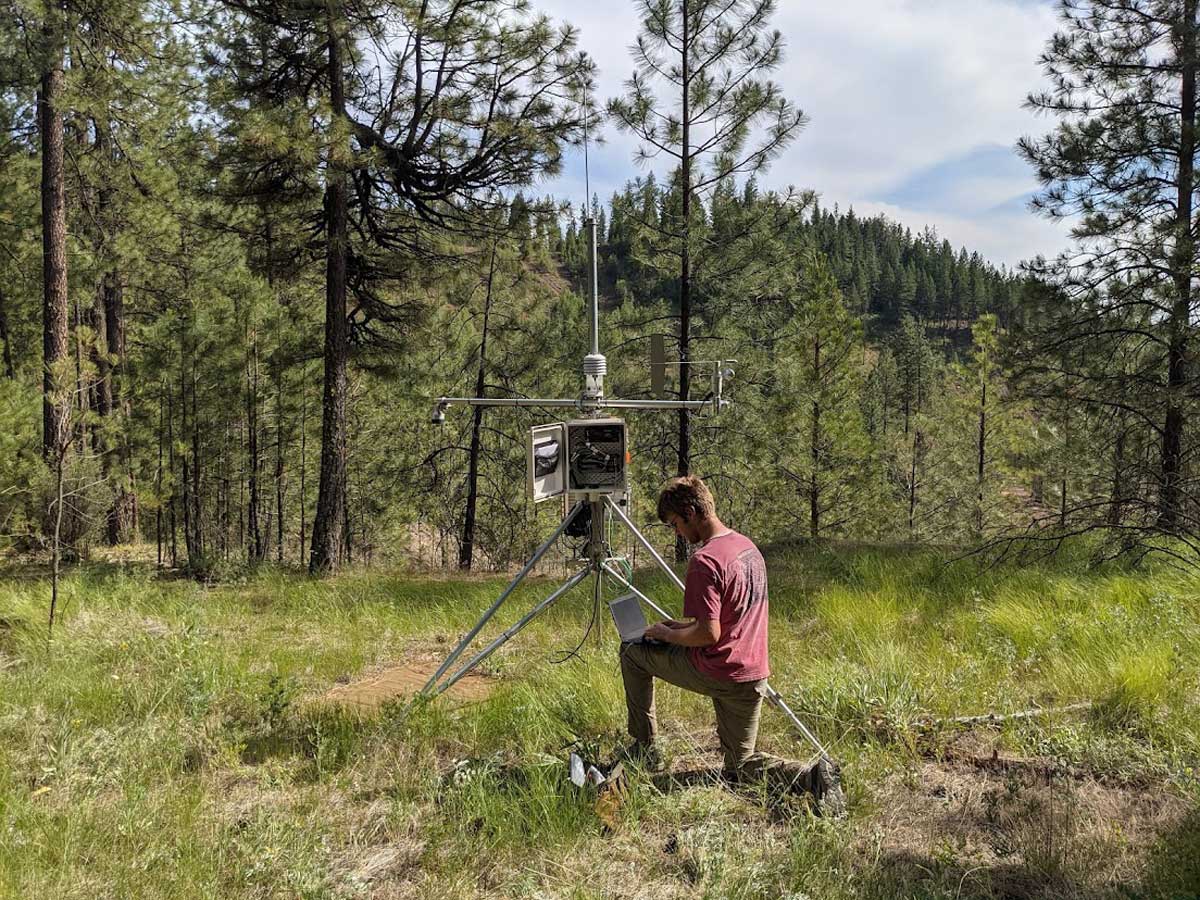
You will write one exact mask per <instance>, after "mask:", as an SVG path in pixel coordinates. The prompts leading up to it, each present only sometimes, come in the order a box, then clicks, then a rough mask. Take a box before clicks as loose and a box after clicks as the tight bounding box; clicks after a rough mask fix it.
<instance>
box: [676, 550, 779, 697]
mask: <svg viewBox="0 0 1200 900" xmlns="http://www.w3.org/2000/svg"><path fill="white" fill-rule="evenodd" d="M684 584H685V591H684V594H683V614H684V615H685V616H690V617H692V618H694V619H716V620H717V621H718V622H720V623H721V636H720V637H719V638H717V642H716V643H715V644H713V645H712V646H711V647H692V648H690V649H689V650H688V658H689V659H690V660H691V661H692V665H694V666H695V667H696V668H697V669H698V670H699V671H701V672H703V673H704V674H705V675H709V676H711V677H713V678H719V679H721V680H722V681H758V680H759V679H760V678H766V677H767V676H768V675H769V674H770V670H769V668H768V666H767V566H766V563H764V562H763V558H762V554H761V553H759V552H758V548H757V547H755V546H754V542H753V541H751V540H750V538H748V537H746V536H745V535H743V534H738V533H737V532H736V531H731V532H729V533H728V534H723V535H720V536H718V537H715V538H712V539H711V540H710V541H709V542H708V543H706V544H705V545H704V546H703V547H701V548H700V549H699V550H698V551H697V552H696V555H695V556H693V557H692V559H691V562H689V563H688V569H687V579H686V581H685V583H684Z"/></svg>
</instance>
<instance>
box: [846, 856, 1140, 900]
mask: <svg viewBox="0 0 1200 900" xmlns="http://www.w3.org/2000/svg"><path fill="white" fill-rule="evenodd" d="M948 856H949V853H947V856H946V857H942V856H939V855H931V854H924V853H916V852H913V851H903V850H901V851H892V852H889V853H887V854H885V855H884V856H883V857H881V858H880V859H879V861H878V862H877V863H876V864H875V867H874V870H873V871H872V872H870V873H868V874H867V875H866V876H865V877H864V878H863V879H862V881H861V882H860V886H861V888H862V891H861V893H860V896H864V897H870V898H878V900H885V898H886V900H892V898H894V897H954V898H957V900H1067V898H1070V900H1114V898H1117V897H1128V896H1130V894H1129V893H1128V892H1127V891H1124V890H1119V889H1114V888H1111V887H1097V886H1095V885H1091V884H1087V883H1086V882H1084V881H1082V880H1080V879H1079V878H1078V877H1073V876H1072V875H1069V874H1067V873H1063V872H1042V871H1038V870H1036V869H1033V868H1031V867H1029V866H1027V865H1022V864H1019V863H1002V862H996V863H991V864H988V865H971V864H969V863H963V862H959V861H957V860H954V861H951V860H949V859H948V858H947V857H948ZM1133 896H1141V895H1139V894H1134V895H1133Z"/></svg>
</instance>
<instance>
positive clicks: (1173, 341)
mask: <svg viewBox="0 0 1200 900" xmlns="http://www.w3.org/2000/svg"><path fill="white" fill-rule="evenodd" d="M1196 6H1197V0H1185V2H1184V4H1183V9H1184V12H1183V21H1182V22H1181V23H1180V25H1179V34H1178V41H1179V47H1180V53H1179V56H1180V59H1179V62H1180V118H1179V171H1178V172H1177V173H1176V195H1175V246H1174V252H1173V253H1172V260H1171V263H1172V264H1171V269H1172V272H1173V275H1174V282H1175V299H1174V303H1173V304H1172V308H1171V319H1170V323H1169V326H1168V327H1169V329H1170V338H1169V342H1168V345H1167V410H1166V421H1165V422H1164V424H1163V439H1162V462H1161V469H1162V473H1161V476H1160V477H1161V488H1160V493H1159V508H1158V527H1159V528H1161V529H1162V530H1163V531H1167V532H1171V531H1175V530H1176V529H1177V528H1178V526H1179V514H1180V505H1181V500H1182V484H1181V482H1182V476H1183V432H1184V427H1185V421H1184V413H1183V404H1184V402H1185V400H1186V397H1185V393H1186V392H1187V389H1188V367H1187V354H1188V334H1189V332H1190V331H1191V329H1192V322H1191V310H1192V278H1193V277H1194V270H1195V262H1196V260H1195V255H1196V254H1195V238H1194V236H1193V234H1192V229H1193V224H1192V196H1193V192H1194V191H1195V189H1196V186H1195V184H1194V180H1195V160H1194V154H1195V152H1196Z"/></svg>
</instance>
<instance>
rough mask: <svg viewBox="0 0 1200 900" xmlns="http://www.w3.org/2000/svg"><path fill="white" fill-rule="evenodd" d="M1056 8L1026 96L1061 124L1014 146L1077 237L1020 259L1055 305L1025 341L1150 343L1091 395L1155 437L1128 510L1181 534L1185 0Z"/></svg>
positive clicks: (1190, 3) (1191, 36)
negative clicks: (1051, 322) (1035, 87)
mask: <svg viewBox="0 0 1200 900" xmlns="http://www.w3.org/2000/svg"><path fill="white" fill-rule="evenodd" d="M1060 15H1061V19H1062V30H1061V31H1060V32H1059V33H1058V34H1056V35H1055V36H1054V38H1053V39H1052V40H1051V41H1050V43H1049V45H1048V46H1047V49H1046V50H1045V52H1044V53H1043V55H1042V57H1041V61H1042V64H1043V66H1044V67H1045V71H1046V73H1047V75H1048V77H1049V78H1050V79H1051V81H1052V87H1051V88H1050V89H1049V90H1048V91H1045V92H1042V93H1038V94H1034V95H1032V96H1031V97H1030V98H1029V106H1030V107H1032V108H1034V109H1037V110H1045V111H1047V112H1050V113H1051V114H1053V115H1055V116H1057V117H1058V118H1059V119H1060V120H1061V122H1060V124H1059V125H1058V127H1057V128H1056V130H1055V131H1053V132H1052V133H1050V134H1049V135H1047V136H1045V137H1042V138H1036V139H1035V138H1026V139H1024V140H1022V141H1021V144H1020V149H1021V151H1022V153H1023V154H1024V156H1025V157H1026V158H1027V159H1028V161H1029V162H1030V163H1031V164H1032V165H1033V166H1034V168H1035V169H1036V171H1037V175H1038V178H1039V180H1040V181H1041V183H1042V185H1043V186H1044V190H1043V191H1042V193H1041V194H1040V195H1039V196H1038V198H1037V200H1036V203H1035V205H1036V207H1037V208H1038V209H1040V210H1042V211H1043V212H1045V213H1046V214H1047V215H1049V216H1052V217H1062V216H1072V215H1074V216H1078V220H1077V223H1076V224H1075V225H1074V228H1073V234H1074V236H1075V237H1076V239H1077V241H1078V243H1077V245H1076V247H1075V248H1074V249H1073V250H1072V251H1070V252H1068V253H1065V254H1064V255H1062V256H1061V257H1059V258H1058V259H1056V260H1053V261H1051V262H1045V261H1039V262H1038V263H1036V264H1035V265H1034V266H1033V267H1032V271H1033V272H1034V273H1035V274H1036V275H1038V276H1040V277H1043V278H1045V279H1047V280H1049V281H1050V282H1052V283H1053V284H1055V285H1056V286H1058V288H1059V293H1058V296H1059V297H1061V299H1062V301H1063V303H1065V304H1066V306H1067V309H1066V310H1064V313H1065V314H1064V315H1061V316H1057V317H1055V318H1056V321H1055V328H1054V329H1053V330H1044V331H1042V333H1041V334H1040V335H1038V336H1036V337H1034V338H1033V340H1032V345H1033V346H1034V347H1035V348H1037V349H1041V350H1043V351H1045V352H1047V353H1050V352H1052V351H1053V350H1054V348H1056V347H1057V346H1059V345H1061V344H1063V343H1069V344H1079V345H1086V344H1089V343H1093V342H1095V340H1096V338H1097V336H1101V335H1103V336H1116V337H1118V341H1117V344H1118V348H1117V349H1118V351H1121V350H1122V349H1123V348H1124V347H1126V346H1128V347H1133V346H1135V345H1136V346H1139V347H1143V348H1145V350H1146V351H1148V352H1139V353H1138V357H1139V367H1138V369H1137V370H1136V371H1134V372H1133V373H1131V374H1130V376H1129V377H1130V378H1131V379H1132V380H1133V382H1134V383H1135V384H1136V388H1137V389H1136V391H1134V392H1133V393H1132V394H1130V393H1127V392H1125V391H1120V392H1117V393H1116V394H1113V395H1112V396H1113V398H1114V399H1113V400H1112V401H1111V402H1109V401H1106V399H1105V397H1104V396H1097V402H1099V403H1101V404H1105V403H1107V404H1108V405H1109V406H1110V408H1112V409H1114V410H1115V409H1119V408H1120V407H1121V406H1122V405H1123V404H1125V403H1126V402H1127V401H1129V400H1132V402H1133V404H1134V410H1135V411H1136V416H1137V417H1138V418H1140V419H1143V420H1146V421H1147V422H1150V423H1153V424H1151V425H1150V427H1151V428H1152V430H1153V432H1154V433H1155V435H1156V439H1157V440H1158V442H1159V446H1160V450H1159V454H1158V465H1157V474H1156V476H1155V482H1156V483H1155V485H1154V487H1155V490H1154V491H1153V494H1152V497H1151V498H1148V500H1147V501H1143V502H1141V503H1139V504H1138V506H1139V507H1140V508H1139V509H1137V510H1133V509H1131V510H1128V511H1127V514H1134V513H1136V516H1137V519H1136V524H1137V525H1139V526H1143V527H1147V528H1151V529H1153V530H1155V531H1157V532H1160V533H1161V532H1166V533H1177V532H1181V531H1182V532H1189V533H1191V532H1194V531H1195V530H1196V524H1197V523H1196V519H1195V514H1194V512H1193V509H1194V505H1193V499H1194V498H1193V496H1192V493H1193V485H1192V483H1191V481H1189V480H1188V478H1187V472H1188V471H1189V468H1190V465H1189V458H1190V453H1191V452H1192V448H1193V446H1194V442H1193V441H1191V440H1190V439H1189V434H1190V431H1189V424H1190V419H1191V418H1192V416H1191V414H1190V410H1191V407H1192V404H1191V401H1190V396H1191V393H1192V384H1193V379H1194V373H1193V371H1192V367H1191V364H1190V362H1189V360H1190V358H1191V355H1192V353H1193V350H1192V347H1193V345H1194V328H1195V326H1194V316H1195V308H1194V307H1195V303H1194V297H1193V290H1194V289H1193V279H1194V276H1195V268H1196V261H1197V256H1196V242H1195V235H1196V230H1197V227H1198V223H1197V219H1196V211H1195V204H1194V195H1195V170H1196V154H1197V142H1196V72H1197V2H1196V0H1172V2H1157V0H1128V2H1122V3H1112V2H1100V0H1070V2H1063V3H1062V6H1061V12H1060ZM1120 355H1121V356H1126V355H1127V354H1125V353H1124V352H1120ZM1110 374H1115V373H1104V374H1103V375H1102V376H1101V377H1102V378H1104V379H1106V380H1107V379H1108V378H1109V375H1110ZM1090 393H1093V394H1094V395H1102V394H1105V393H1107V392H1106V391H1093V392H1090Z"/></svg>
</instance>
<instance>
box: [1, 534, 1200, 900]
mask: <svg viewBox="0 0 1200 900" xmlns="http://www.w3.org/2000/svg"><path fill="white" fill-rule="evenodd" d="M768 568H769V572H770V578H771V603H772V620H771V629H772V632H771V641H772V653H771V657H772V667H773V670H774V672H775V674H774V676H773V677H772V683H773V684H774V685H775V686H776V687H777V688H778V689H780V690H781V691H782V692H783V693H784V694H785V696H786V697H787V698H788V699H789V701H790V702H791V703H792V704H793V706H794V708H795V709H796V711H797V712H798V713H799V714H800V715H801V717H802V718H804V719H805V720H806V721H808V722H809V723H810V724H811V725H813V726H814V727H815V728H816V729H817V730H818V732H819V733H820V734H821V735H822V737H823V738H824V739H825V740H826V742H827V743H829V744H831V745H832V747H833V749H834V751H835V753H836V755H838V756H839V758H841V759H842V760H843V761H844V763H845V772H846V781H847V789H848V792H849V795H850V799H851V803H852V813H851V815H850V816H849V817H848V818H847V819H846V820H842V821H836V822H830V821H823V820H821V819H818V818H814V817H813V816H812V815H811V814H809V813H808V812H807V811H806V810H805V808H804V807H803V805H802V804H799V803H784V804H777V803H771V802H764V798H762V797H760V796H756V795H755V794H754V792H753V791H747V792H740V793H731V792H729V791H727V790H724V789H722V788H719V787H717V786H715V785H712V784H708V785H705V784H699V785H696V786H693V787H689V788H687V789H686V790H669V791H661V790H658V789H657V788H656V787H655V786H654V785H653V784H652V783H651V782H650V781H649V780H648V779H646V778H644V777H639V778H635V779H634V780H633V782H632V784H631V786H630V791H629V796H628V798H627V800H626V802H625V804H624V806H623V807H622V808H621V810H620V817H621V823H620V827H619V828H618V830H617V831H616V832H615V833H611V834H610V833H606V831H605V829H604V828H603V827H602V824H601V821H600V819H599V818H598V817H597V814H596V812H595V811H594V810H593V808H592V803H591V801H590V799H589V798H587V797H586V796H582V795H580V794H579V793H577V792H576V791H575V790H574V788H572V787H571V786H570V785H569V783H568V782H567V781H566V768H565V765H564V764H563V760H564V759H565V756H566V753H567V750H566V747H567V745H569V744H572V743H573V742H574V743H577V745H578V746H580V747H582V748H584V749H585V750H586V751H587V752H588V753H589V754H592V755H594V756H601V757H604V756H607V755H609V754H611V753H612V752H613V750H614V749H615V748H616V747H617V746H618V745H620V744H621V743H623V742H624V737H623V735H622V730H623V725H624V722H623V720H624V711H623V709H624V708H623V696H622V690H621V685H620V677H619V671H618V667H617V663H616V647H615V643H614V638H613V636H612V635H611V633H610V632H611V629H604V630H603V634H602V635H601V636H599V638H597V637H593V638H591V639H589V641H588V642H586V643H585V644H584V646H583V647H582V648H581V650H580V654H579V657H578V658H577V659H572V660H571V661H569V662H566V663H563V664H554V663H553V662H552V658H553V657H554V656H555V651H558V650H561V649H564V648H570V647H573V646H574V645H575V644H576V643H577V642H578V640H579V637H580V636H581V634H582V631H583V628H584V625H585V624H586V619H587V610H586V609H585V607H586V601H585V599H584V598H583V597H582V592H580V594H581V595H580V596H578V597H575V598H573V599H567V600H564V601H563V602H562V603H560V604H559V605H557V606H556V607H554V608H552V609H551V610H550V611H549V612H548V613H547V614H545V615H544V616H543V617H542V618H541V619H539V620H538V621H537V622H535V623H534V625H532V626H531V627H530V628H529V629H527V630H526V631H525V632H523V633H522V634H521V635H520V636H519V637H518V638H517V639H515V640H514V641H512V642H511V643H510V644H509V645H507V646H506V647H505V648H504V649H503V650H501V651H500V652H498V653H497V654H495V655H494V656H493V657H492V658H491V659H489V660H488V663H487V666H486V668H487V670H488V672H489V673H490V674H492V675H494V676H495V677H496V678H497V688H496V690H495V691H494V692H493V693H492V694H491V695H490V696H489V697H488V698H487V699H486V700H485V701H483V702H478V703H472V704H467V705H455V704H453V703H447V702H443V701H439V702H435V703H430V704H419V705H417V706H415V707H413V708H406V707H405V706H403V705H401V704H388V705H385V706H384V707H382V708H381V709H380V710H379V711H378V712H377V713H373V714H370V715H366V716H363V715H359V714H355V713H351V712H348V711H346V710H344V709H342V708H340V707H334V706H330V705H328V704H324V703H321V702H318V700H319V698H320V697H321V695H322V694H323V693H324V692H325V691H326V690H327V689H328V688H329V687H330V686H332V685H333V684H334V683H335V682H336V681H338V680H339V679H341V680H345V679H346V678H348V677H349V678H353V677H355V676H357V675H359V674H361V673H364V672H366V671H370V670H372V669H373V668H376V667H379V666H383V665H386V664H388V663H391V662H398V661H404V660H413V659H424V660H433V659H436V658H437V657H438V656H439V655H440V654H444V653H445V652H446V651H447V650H448V648H449V647H450V646H452V642H453V641H454V640H456V639H457V636H458V635H460V634H461V633H462V632H464V631H465V630H466V629H467V628H468V627H469V626H470V625H471V624H472V623H473V621H474V619H475V618H476V616H478V614H479V612H480V611H481V610H483V609H484V608H486V606H487V605H488V604H489V603H490V601H491V600H492V598H493V597H494V596H495V595H496V593H497V592H498V590H499V588H500V587H501V586H502V584H503V581H502V579H493V578H482V579H481V578H472V579H452V578H434V577H419V576H412V575H402V574H394V573H381V572H352V573H348V574H344V575H341V576H338V577H336V578H334V579H330V580H328V581H313V580H310V579H307V578H304V577H300V576H297V575H292V574H288V573H283V572H279V571H275V570H271V569H265V570H263V571H261V572H258V573H256V574H253V575H251V576H248V577H246V578H244V579H242V580H240V581H237V582H232V583H226V584H222V585H217V586H203V585H199V584H196V583H193V582H190V581H186V580H182V579H172V578H158V577H156V576H155V573H154V572H153V570H152V569H150V568H146V567H142V566H138V565H101V564H96V565H90V566H85V567H81V568H79V569H76V570H74V571H72V572H71V573H70V574H69V575H68V577H67V578H66V580H65V582H64V584H63V588H62V591H63V593H62V601H61V602H62V603H63V606H64V614H63V618H62V620H61V622H60V623H59V625H58V627H57V628H56V631H55V634H54V638H53V640H52V641H51V642H49V643H47V641H46V636H45V628H44V615H45V609H46V603H47V597H48V588H47V584H46V582H45V581H44V579H42V578H40V577H39V576H38V574H37V573H36V572H30V571H22V570H13V569H10V570H8V571H7V572H5V573H3V574H0V897H14V898H16V897H21V898H24V897H39V898H42V897H46V898H58V897H62V898H92V897H101V896H111V897H138V898H142V897H146V898H193V897H221V898H260V897H302V898H327V897H328V898H332V897H358V896H377V897H408V896H411V897H422V898H425V897H432V898H436V897H446V898H451V897H465V896H494V897H509V896H512V897H522V896H524V897H571V898H600V897H643V896H648V897H683V896H689V897H691V896H705V897H722V898H724V897H737V898H760V897H761V898H768V897H770V898H774V897H792V898H797V900H799V898H802V897H812V898H817V897H821V898H825V897H831V898H840V897H846V898H849V897H879V898H883V897H900V896H904V897H947V898H951V897H976V898H981V897H1001V896H1006V897H1007V896H1047V897H1050V896H1053V897H1060V896H1078V897H1089V898H1090V897H1108V896H1112V897H1129V896H1144V897H1163V898H1167V897H1195V896H1200V867H1198V866H1197V865H1196V864H1195V859H1196V858H1197V857H1198V856H1200V853H1197V852H1196V848H1197V847H1198V846H1200V812H1198V811H1197V810H1198V805H1197V800H1198V799H1200V787H1198V784H1200V715H1198V713H1200V708H1198V707H1200V578H1197V577H1196V576H1192V575H1187V574H1182V573H1179V572H1177V571H1174V570H1162V571H1155V570H1145V571H1123V570H1120V569H1115V568H1113V569H1108V570H1099V571H1095V570H1089V569H1088V568H1087V567H1086V566H1084V565H1078V566H1076V565H1073V564H1071V563H1069V562H1064V563H1060V564H1058V565H1057V566H1047V567H1042V568H1022V569H1020V570H1017V569H1000V570H989V571H986V572H981V571H979V570H978V569H976V568H975V567H974V566H973V565H972V564H970V563H968V562H958V563H953V564H948V563H946V561H945V560H944V559H943V558H942V557H941V556H939V555H938V554H937V553H934V552H925V551H914V550H911V549H900V548H896V549H888V548H862V547H858V548H841V549H839V548H832V547H810V548H806V549H786V548H784V549H778V550H776V551H775V552H773V553H770V554H769V555H768ZM639 582H640V583H642V586H643V587H644V589H646V590H647V591H648V592H649V593H651V594H652V595H653V596H656V597H658V598H660V601H667V603H668V605H670V606H671V607H673V608H677V607H678V602H677V599H676V598H675V597H674V595H673V594H672V593H671V590H670V589H669V587H668V584H667V582H666V580H665V579H664V578H655V577H652V576H650V577H647V573H639ZM549 584H550V582H549V581H546V580H542V581H536V582H533V583H531V584H529V585H528V587H526V588H523V589H522V590H521V591H519V592H518V594H517V595H516V596H515V597H514V598H513V600H512V601H510V603H509V604H508V606H506V608H505V610H504V611H503V612H502V613H501V614H500V616H498V617H497V619H498V620H499V621H498V624H505V625H506V624H509V623H511V622H512V621H514V620H515V619H516V617H517V616H518V615H519V614H520V613H521V612H522V611H524V610H525V609H527V608H528V607H529V606H530V605H532V603H533V602H535V600H536V598H538V597H540V596H543V595H544V593H545V592H546V591H547V590H548V585H549ZM1083 700H1086V701H1091V702H1092V704H1093V707H1092V709H1091V711H1090V712H1088V713H1086V714H1083V715H1070V716H1060V717H1041V718H1037V719H1032V720H1025V721H1020V722H1014V723H1011V724H1009V725H1007V726H1006V727H1004V728H1003V729H1001V730H998V731H997V730H985V731H982V732H978V733H972V734H967V735H963V734H960V733H957V732H949V731H935V732H934V733H932V734H930V733H928V732H927V731H925V730H922V729H918V728H916V727H914V723H915V722H917V721H918V720H923V719H928V718H930V717H945V716H956V715H969V714H977V713H983V712H987V711H996V712H1000V713H1003V712H1008V711H1014V710H1019V709H1025V708H1029V707H1032V706H1037V705H1040V706H1047V707H1052V706H1058V705H1064V704H1068V703H1072V702H1078V701H1083ZM660 717H661V719H662V722H663V725H664V730H665V734H666V739H667V747H666V749H667V754H668V756H669V757H672V758H673V759H674V761H675V764H676V767H677V768H688V767H694V766H693V765H692V764H693V763H694V762H696V761H699V762H701V763H704V764H710V763H711V762H712V761H713V760H714V757H713V755H712V750H713V747H714V741H713V739H712V736H711V708H710V707H709V706H708V705H707V702H706V701H704V700H703V699H702V698H697V697H693V696H690V695H685V694H683V693H681V692H678V691H675V689H673V688H667V689H664V690H663V692H662V694H661V700H660ZM760 745H762V746H763V747H764V748H765V749H768V750H771V751H773V752H776V753H779V754H781V755H791V756H796V755H807V751H806V748H804V747H803V746H801V745H799V744H797V743H796V739H795V738H794V736H793V735H792V734H791V732H789V731H788V729H787V728H786V723H785V722H784V721H783V719H782V717H780V716H778V715H777V714H775V713H774V712H773V711H770V710H765V711H764V716H763V732H762V735H761V738H760ZM993 750H995V751H997V752H999V753H1001V754H1003V755H1006V756H1011V757H1021V758H1034V759H1036V760H1039V761H1042V762H1039V763H1038V765H1039V766H1041V768H1035V769H1030V770H1029V772H1025V771H1024V770H1011V771H1008V770H1006V771H1002V772H1000V771H991V770H987V771H985V770H982V769H979V768H978V767H973V766H972V764H970V763H969V762H963V760H964V759H968V758H972V757H978V756H981V755H982V756H984V757H986V755H987V754H989V753H990V752H992V751H993ZM1056 767H1057V768H1061V769H1063V770H1068V769H1069V770H1071V771H1073V772H1074V773H1075V774H1074V775H1071V776H1060V775H1056V774H1055V771H1057V768H1056ZM1052 769H1053V770H1055V771H1051V770H1052ZM1030 772H1032V773H1033V774H1029V773H1030ZM1039 773H1040V774H1039ZM1080 773H1082V774H1080Z"/></svg>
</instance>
